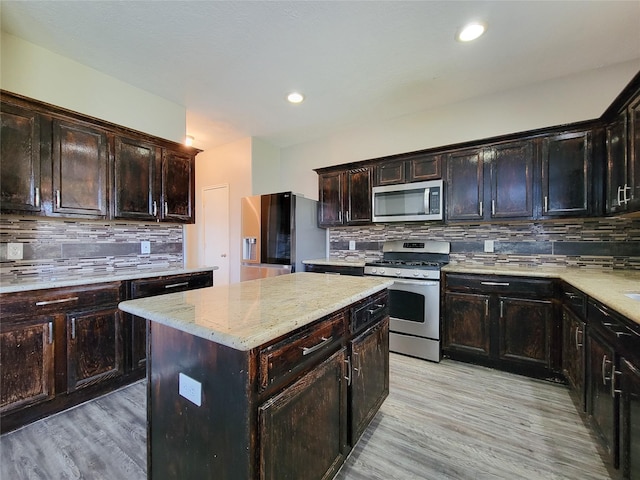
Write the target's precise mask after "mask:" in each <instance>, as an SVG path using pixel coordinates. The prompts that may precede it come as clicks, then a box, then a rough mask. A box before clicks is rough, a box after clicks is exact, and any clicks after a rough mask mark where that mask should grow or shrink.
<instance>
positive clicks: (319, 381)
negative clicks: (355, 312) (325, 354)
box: [258, 348, 347, 480]
mask: <svg viewBox="0 0 640 480" xmlns="http://www.w3.org/2000/svg"><path fill="white" fill-rule="evenodd" d="M345 352H346V349H345V348H342V349H341V350H339V351H338V352H336V353H335V354H333V355H332V356H331V357H329V358H328V359H327V360H325V361H324V362H323V363H322V364H320V365H319V366H318V367H316V368H314V369H313V370H311V371H310V372H309V373H307V374H306V375H304V376H303V377H302V378H300V379H299V380H298V381H297V382H295V383H294V384H293V385H291V386H290V387H288V388H286V389H285V390H283V391H282V392H281V393H279V394H278V395H276V396H275V397H273V398H271V399H270V400H268V401H267V402H266V403H265V404H263V405H262V406H261V407H260V408H259V414H258V421H259V423H258V434H259V438H260V477H259V478H260V479H261V480H287V479H290V480H297V479H303V478H309V479H330V478H333V476H334V475H335V473H336V472H337V470H338V468H339V467H340V465H341V464H342V461H343V459H344V455H345V450H346V425H345V421H344V419H345V409H346V398H347V397H346V385H345V381H344V377H345V358H346V355H345Z"/></svg>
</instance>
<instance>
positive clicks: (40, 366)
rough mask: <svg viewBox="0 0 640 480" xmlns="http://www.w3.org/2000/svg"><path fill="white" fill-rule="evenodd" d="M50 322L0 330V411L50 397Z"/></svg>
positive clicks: (51, 325) (52, 353) (51, 369)
mask: <svg viewBox="0 0 640 480" xmlns="http://www.w3.org/2000/svg"><path fill="white" fill-rule="evenodd" d="M47 320H48V319H47ZM52 322H53V320H51V322H50V321H45V323H37V324H35V325H26V326H20V325H18V326H7V327H3V328H2V330H0V376H1V379H2V383H1V385H0V396H1V402H0V412H6V411H9V410H13V409H16V408H19V407H21V406H25V405H31V404H34V403H39V402H43V401H46V400H48V399H50V398H53V396H54V393H55V392H54V390H55V389H54V343H53V331H52V329H53V323H52Z"/></svg>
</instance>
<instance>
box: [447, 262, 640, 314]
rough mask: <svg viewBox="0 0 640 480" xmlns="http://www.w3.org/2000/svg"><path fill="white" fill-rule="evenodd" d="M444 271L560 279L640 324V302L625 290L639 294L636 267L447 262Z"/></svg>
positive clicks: (638, 275)
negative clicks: (612, 267) (522, 265)
mask: <svg viewBox="0 0 640 480" xmlns="http://www.w3.org/2000/svg"><path fill="white" fill-rule="evenodd" d="M442 271H443V272H456V273H479V274H486V275H512V276H527V277H539V278H559V279H561V280H564V281H565V282H567V283H569V284H570V285H573V286H574V287H575V288H577V289H578V290H580V291H582V292H584V293H585V294H587V295H588V296H590V297H591V298H594V299H596V300H598V301H599V302H602V303H603V304H604V305H606V306H608V307H610V308H612V309H613V310H615V311H617V312H618V313H620V314H622V315H624V316H625V317H627V318H628V319H629V320H632V321H634V322H636V323H638V324H640V301H637V300H633V299H631V298H629V297H627V296H626V295H625V293H640V271H638V270H591V269H587V268H571V267H564V268H563V267H519V266H512V265H493V266H481V265H469V264H464V263H450V264H449V265H447V266H446V267H444V268H443V269H442Z"/></svg>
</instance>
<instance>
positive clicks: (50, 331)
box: [49, 322, 53, 345]
mask: <svg viewBox="0 0 640 480" xmlns="http://www.w3.org/2000/svg"><path fill="white" fill-rule="evenodd" d="M52 343H53V322H49V345H51V344H52Z"/></svg>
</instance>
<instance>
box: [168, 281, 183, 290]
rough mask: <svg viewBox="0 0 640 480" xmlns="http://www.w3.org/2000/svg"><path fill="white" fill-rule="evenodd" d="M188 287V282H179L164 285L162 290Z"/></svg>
mask: <svg viewBox="0 0 640 480" xmlns="http://www.w3.org/2000/svg"><path fill="white" fill-rule="evenodd" d="M188 285H189V282H180V283H172V284H170V285H165V286H164V288H165V289H167V288H178V287H186V286H188Z"/></svg>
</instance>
